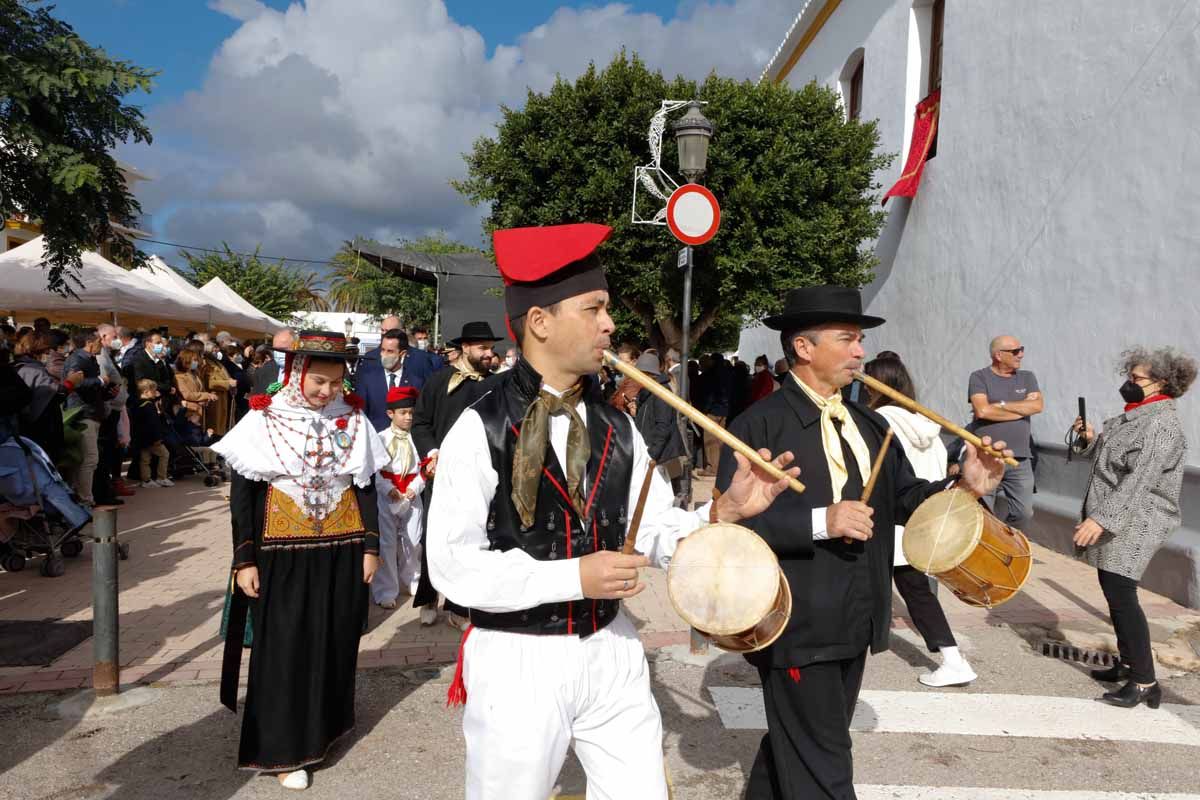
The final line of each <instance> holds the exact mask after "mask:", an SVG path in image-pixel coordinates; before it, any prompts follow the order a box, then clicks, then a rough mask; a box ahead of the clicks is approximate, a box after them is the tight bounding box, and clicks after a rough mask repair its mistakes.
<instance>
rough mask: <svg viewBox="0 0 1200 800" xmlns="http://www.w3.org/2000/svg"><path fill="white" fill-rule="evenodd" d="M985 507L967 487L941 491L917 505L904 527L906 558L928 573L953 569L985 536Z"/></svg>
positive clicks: (934, 573)
mask: <svg viewBox="0 0 1200 800" xmlns="http://www.w3.org/2000/svg"><path fill="white" fill-rule="evenodd" d="M983 514H984V511H983V508H981V507H980V505H979V501H978V500H976V499H975V495H973V494H971V493H970V492H968V491H966V490H964V489H948V490H947V491H944V492H938V493H937V494H935V495H934V496H933V497H930V498H929V499H928V500H926V501H925V502H924V503H921V505H920V506H918V507H917V510H916V511H914V512H913V514H912V516H911V517H909V518H908V525H906V526H905V527H904V557H905V558H906V559H908V563H909V564H911V565H912V566H913V567H916V568H917V569H919V570H921V571H922V572H924V573H926V574H929V575H937V574H938V573H941V572H946V571H947V570H951V569H954V568H955V567H957V566H958V565H959V564H961V563H962V562H963V561H965V560H966V559H967V557H968V556H970V555H971V553H972V552H973V551H974V550H975V547H976V546H977V545H978V544H979V539H980V537H981V536H982V535H983Z"/></svg>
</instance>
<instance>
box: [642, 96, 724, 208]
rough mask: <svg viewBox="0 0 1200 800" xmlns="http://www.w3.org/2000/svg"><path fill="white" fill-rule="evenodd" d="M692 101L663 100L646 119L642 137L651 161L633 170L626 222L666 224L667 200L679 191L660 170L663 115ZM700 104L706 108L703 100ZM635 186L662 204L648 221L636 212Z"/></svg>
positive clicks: (670, 178)
mask: <svg viewBox="0 0 1200 800" xmlns="http://www.w3.org/2000/svg"><path fill="white" fill-rule="evenodd" d="M692 102H695V101H693V100H663V101H662V105H661V106H659V109H658V111H657V112H655V114H654V116H653V117H651V118H650V131H649V132H648V134H647V137H646V138H647V140H648V141H649V143H650V155H651V157H652V159H653V160H652V161H651V162H650V163H649V164H645V165H644V166H640V167H634V168H633V209H632V213H631V215H630V220H631V221H632V222H633V223H634V224H635V225H666V224H667V200H668V199H670V197H671V193H672V192H674V191H675V190H676V189H678V188H679V183H678V182H677V181H676V180H675V179H674V178H672V177H671V176H670V174H668V173H667V171H666V170H664V169H663V168H662V140H663V133H664V132H665V131H666V129H667V115H668V114H670V113H671V112H672V111H678V110H679V109H681V108H683V107H684V106H686V105H688V104H689V103H692ZM700 103H701V104H702V105H708V103H707V102H705V101H703V100H701V101H700ZM638 186H641V187H642V189H643V191H644V192H645V193H647V194H649V195H651V196H652V197H655V198H657V199H658V200H659V201H660V202H661V203H662V207H661V208H659V209H658V211H657V212H655V214H654V216H653V217H650V218H649V219H647V218H646V217H643V216H642V215H641V214H640V213H638Z"/></svg>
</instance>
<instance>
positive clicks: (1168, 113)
mask: <svg viewBox="0 0 1200 800" xmlns="http://www.w3.org/2000/svg"><path fill="white" fill-rule="evenodd" d="M918 4H920V3H918ZM946 5H947V8H946V16H945V46H944V51H943V59H944V61H943V63H944V66H943V78H942V113H941V121H940V135H939V139H938V154H937V157H936V158H934V159H932V160H931V161H930V162H929V163H928V165H927V166H926V169H925V174H924V178H923V181H922V184H921V188H920V190H919V192H918V194H917V197H916V198H914V199H913V200H912V201H909V200H906V199H903V198H901V199H895V200H891V201H889V203H888V206H887V208H888V211H889V219H888V222H887V225H886V227H885V230H884V232H883V235H882V236H881V238H880V240H879V242H877V243H876V244H875V247H876V252H877V254H878V256H879V258H880V261H881V265H880V268H879V270H878V273H877V276H876V280H875V282H874V283H873V284H872V285H871V286H870V287H868V288H867V289H866V292H865V295H866V297H867V299H868V302H869V307H870V310H871V311H872V313H876V314H879V315H881V316H883V317H886V318H887V319H888V324H887V325H885V326H884V327H883V328H880V329H879V330H878V331H872V332H871V333H872V335H871V337H870V339H869V343H868V351H869V352H873V351H877V350H880V349H884V348H887V349H892V350H896V351H898V352H899V353H900V354H901V356H902V357H903V358H904V359H905V361H906V362H907V363H908V364H909V366H910V368H911V369H912V372H913V375H914V378H915V380H916V381H917V386H918V390H919V392H920V394H921V399H922V400H923V401H924V402H926V404H928V405H930V406H931V407H933V408H936V409H938V410H940V411H942V412H943V413H945V414H947V415H948V416H951V417H952V418H957V419H961V420H966V419H968V418H969V413H968V408H969V406H968V403H967V397H966V382H967V376H968V375H969V374H970V372H971V371H972V370H974V369H978V368H979V367H982V366H985V365H986V364H987V363H988V342H989V340H990V339H991V338H992V337H993V336H996V335H998V334H1002V333H1006V334H1013V335H1016V336H1018V337H1019V338H1020V339H1021V340H1022V342H1023V343H1024V344H1025V346H1026V347H1027V351H1026V358H1025V367H1026V368H1028V369H1031V370H1033V371H1034V372H1035V373H1036V374H1037V376H1038V379H1039V381H1040V383H1041V385H1042V389H1043V392H1044V394H1045V399H1046V411H1045V413H1043V414H1041V415H1039V416H1037V417H1035V418H1034V435H1035V437H1036V438H1037V439H1038V440H1039V441H1040V442H1042V443H1043V444H1046V445H1050V446H1051V448H1050V449H1051V450H1053V445H1055V444H1057V443H1060V442H1061V441H1062V438H1063V434H1064V433H1065V431H1066V429H1067V427H1068V425H1069V423H1070V421H1071V420H1072V419H1073V418H1074V416H1075V413H1076V400H1075V398H1076V397H1077V396H1080V395H1082V396H1085V397H1086V398H1087V400H1088V408H1089V416H1090V417H1091V418H1093V419H1096V420H1100V419H1104V418H1106V417H1110V416H1112V415H1113V414H1116V413H1119V412H1120V410H1121V405H1122V401H1121V399H1120V397H1119V396H1118V394H1117V391H1116V390H1117V386H1118V385H1119V384H1120V383H1121V380H1122V378H1120V377H1118V376H1117V375H1116V374H1115V372H1114V369H1113V365H1114V362H1115V360H1116V358H1117V356H1118V354H1119V353H1120V352H1121V351H1122V350H1123V349H1125V348H1127V347H1129V346H1132V345H1134V344H1147V345H1152V346H1153V345H1162V344H1170V345H1174V346H1177V347H1180V348H1181V349H1183V350H1184V351H1186V352H1189V353H1190V354H1192V355H1194V356H1200V263H1198V261H1200V224H1197V221H1196V217H1197V212H1198V211H1200V3H1195V2H1189V0H1122V2H1095V1H1094V0H1058V1H1057V2H1053V3H1048V2H1044V1H1043V0H1004V2H995V1H994V0H955V2H952V3H947V4H946ZM913 19H914V14H913V12H912V10H911V3H910V2H907V1H906V0H862V1H861V2H843V3H842V4H841V5H840V6H839V7H838V9H837V10H836V11H835V12H834V14H833V16H832V17H830V19H829V20H828V22H827V23H826V24H825V27H824V28H823V29H822V31H821V33H820V34H819V35H818V36H817V38H816V39H815V40H814V42H813V43H812V45H811V46H810V47H809V48H808V50H807V51H806V52H805V54H804V55H803V56H802V57H801V59H800V60H799V61H798V62H797V64H796V66H795V67H794V68H793V70H792V71H791V73H790V74H789V76H788V78H787V80H788V81H789V83H791V84H793V85H800V84H803V83H805V82H807V81H809V80H813V79H815V80H817V81H818V82H820V83H823V84H826V85H837V82H838V78H839V76H840V75H841V73H842V69H843V67H844V65H845V63H846V59H847V58H848V57H849V56H850V55H851V53H853V52H854V50H855V49H857V48H859V47H862V48H864V50H865V68H864V81H863V83H864V98H863V117H864V118H878V120H879V127H880V133H881V137H882V139H881V142H882V146H883V147H884V148H886V149H888V150H890V151H893V152H900V151H902V149H904V146H905V142H904V139H905V136H906V128H905V121H906V120H907V119H908V118H909V117H910V116H911V114H912V108H913V104H914V103H915V102H916V100H918V99H920V98H919V97H913V96H912V94H913V92H912V79H911V77H910V68H911V66H912V65H910V63H909V62H910V44H909V42H910V38H911V36H910V26H912V25H913V24H914V21H913ZM918 58H919V56H918ZM920 68H921V69H923V68H924V66H923V65H921V66H920ZM901 167H902V164H901V162H900V159H897V161H896V163H895V164H894V165H893V166H892V167H891V168H890V169H889V170H887V172H886V174H882V175H881V176H880V183H882V184H883V186H884V187H885V188H886V187H888V186H890V185H891V183H892V182H894V181H895V180H896V178H897V177H898V176H899V174H900V171H901ZM781 288H783V287H781ZM776 347H777V346H776ZM1198 396H1200V395H1198V394H1197V390H1193V392H1192V394H1191V396H1188V397H1185V398H1184V399H1183V400H1182V401H1181V403H1180V411H1181V415H1182V417H1183V419H1184V424H1185V428H1186V433H1187V436H1188V440H1189V442H1191V444H1192V447H1191V449H1190V452H1189V455H1188V463H1189V464H1191V465H1192V466H1193V467H1196V466H1200V405H1198V404H1197V399H1196V398H1197V397H1198ZM1048 456H1049V457H1048V466H1047V467H1045V471H1046V475H1045V476H1043V477H1042V480H1043V484H1044V485H1045V486H1046V488H1044V489H1043V490H1042V492H1043V494H1042V496H1041V497H1040V498H1039V502H1038V503H1037V508H1038V511H1039V519H1038V521H1036V522H1035V526H1034V528H1033V529H1031V531H1030V533H1031V534H1033V538H1035V539H1045V540H1046V542H1047V543H1051V544H1053V543H1054V541H1055V537H1059V538H1061V535H1062V532H1063V530H1064V529H1063V528H1062V527H1061V525H1059V526H1058V527H1057V528H1056V523H1054V520H1053V516H1054V515H1056V514H1057V515H1059V516H1063V519H1064V520H1065V518H1066V517H1065V516H1064V515H1067V512H1068V511H1070V514H1071V515H1073V514H1077V513H1078V508H1079V504H1078V499H1079V497H1078V496H1079V495H1080V494H1081V489H1082V483H1081V482H1082V480H1083V478H1080V475H1079V472H1078V470H1077V469H1065V468H1064V469H1057V468H1056V467H1055V465H1054V456H1053V453H1052V452H1051V453H1049V454H1048ZM1060 460H1061V455H1060ZM1072 466H1074V465H1072ZM1085 477H1086V476H1085ZM1077 484H1078V485H1077ZM1051 486H1054V487H1057V488H1054V489H1051ZM1184 494H1185V505H1186V506H1187V507H1188V509H1189V510H1188V511H1187V519H1186V520H1185V529H1184V530H1183V531H1181V532H1180V534H1179V535H1177V536H1176V537H1175V539H1174V540H1173V541H1172V544H1171V546H1170V547H1168V548H1166V549H1165V550H1164V552H1163V553H1162V554H1160V556H1159V557H1158V558H1157V559H1156V561H1155V563H1154V565H1152V568H1151V571H1150V573H1148V574H1147V578H1146V583H1147V586H1148V587H1150V588H1154V589H1157V590H1158V591H1165V592H1166V593H1168V594H1169V595H1171V596H1172V597H1174V598H1175V599H1177V600H1180V601H1181V602H1187V603H1189V604H1191V605H1193V606H1200V590H1197V588H1196V587H1197V581H1198V580H1200V578H1197V571H1196V567H1195V565H1196V563H1197V557H1196V554H1197V553H1200V533H1198V531H1200V520H1198V519H1197V516H1198V514H1200V512H1198V511H1197V509H1196V508H1195V506H1196V504H1197V498H1198V496H1200V478H1198V477H1197V475H1196V474H1195V471H1194V470H1193V473H1192V474H1190V475H1189V478H1188V483H1187V485H1186V487H1185V492H1184ZM1043 517H1045V520H1043V519H1042V518H1043ZM1043 523H1044V524H1043ZM1064 524H1065V523H1064ZM1173 554H1174V555H1173ZM1178 559H1187V560H1188V561H1187V564H1186V565H1184V564H1183V562H1181V561H1180V562H1179V563H1177V564H1176V567H1178V568H1175V567H1171V566H1170V565H1171V564H1172V563H1174V561H1178ZM1173 560H1174V561H1173ZM1160 564H1161V566H1160Z"/></svg>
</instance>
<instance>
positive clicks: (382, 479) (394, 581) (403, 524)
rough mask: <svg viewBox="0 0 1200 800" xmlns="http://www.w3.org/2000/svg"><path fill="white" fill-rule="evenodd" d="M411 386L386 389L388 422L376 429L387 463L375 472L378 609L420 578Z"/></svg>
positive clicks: (420, 468)
mask: <svg viewBox="0 0 1200 800" xmlns="http://www.w3.org/2000/svg"><path fill="white" fill-rule="evenodd" d="M416 403H417V390H416V389H414V388H413V387H411V386H397V387H394V388H393V389H391V390H390V391H388V394H387V415H388V419H390V420H391V421H392V424H391V425H390V426H389V427H388V428H387V429H386V430H384V431H381V432H380V434H379V435H380V437H381V438H382V439H383V445H384V448H385V449H386V450H387V453H388V456H389V457H390V461H389V462H388V464H387V466H385V467H384V468H383V470H382V471H380V473H379V474H378V475H377V476H376V478H375V481H376V494H377V495H378V497H379V571H378V572H376V573H375V580H373V581H372V582H371V595H372V598H373V599H374V601H375V602H376V603H377V604H378V605H379V606H380V607H382V608H395V607H396V600H397V598H398V597H399V595H400V588H401V587H404V588H405V589H406V591H407V592H408V593H409V594H416V591H417V580H418V578H420V576H421V514H422V513H423V511H424V508H423V504H422V502H421V490H422V489H423V488H424V487H425V480H426V476H425V473H424V468H425V463H426V462H424V461H419V460H418V456H417V448H416V445H415V444H413V440H412V437H411V436H410V435H409V431H410V430H412V424H413V407H414V406H415V405H416Z"/></svg>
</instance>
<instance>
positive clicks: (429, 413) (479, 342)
mask: <svg viewBox="0 0 1200 800" xmlns="http://www.w3.org/2000/svg"><path fill="white" fill-rule="evenodd" d="M500 338H501V337H499V336H497V335H496V334H494V333H492V326H491V325H490V324H488V323H487V322H467V323H464V324H463V328H462V333H461V334H460V335H459V336H458V337H457V338H455V339H451V340H450V342H449V343H448V344H449V345H450V346H451V347H454V348H456V349H458V351H459V352H460V353H461V355H460V356H459V357H458V358H457V359H455V360H454V362H453V363H451V364H450V366H448V367H444V368H442V369H441V370H439V371H438V372H435V373H434V374H433V376H431V377H430V378H429V380H428V381H427V382H426V383H425V388H424V389H423V390H422V392H421V397H420V399H419V400H418V401H417V407H416V410H415V411H414V412H413V441H415V442H416V444H417V452H418V453H420V454H421V456H422V457H423V458H426V459H428V461H429V466H428V467H427V470H428V472H429V473H430V474H431V475H432V474H436V473H437V463H438V450H439V448H440V447H441V446H442V439H444V438H445V437H446V434H447V433H448V432H449V430H450V428H451V427H452V426H453V425H454V423H455V421H457V420H458V415H459V414H461V413H462V412H463V409H465V408H466V407H467V406H469V405H471V403H473V402H475V400H476V399H477V398H478V397H479V395H480V394H481V393H482V391H483V388H482V387H483V381H484V379H485V378H487V377H488V376H489V373H488V369H487V362H488V358H489V357H490V356H491V353H492V345H493V344H495V343H496V342H498V341H500ZM431 492H432V487H429V488H428V489H427V491H426V497H425V501H426V504H428V503H429V502H430V500H431V497H432V495H431ZM421 563H422V567H421V581H420V584H419V586H418V587H417V593H416V596H415V597H414V598H413V605H414V606H416V607H417V608H419V609H421V612H420V613H421V617H420V618H421V624H422V625H432V624H433V623H434V622H436V621H437V603H438V593H437V590H436V589H434V588H433V584H432V583H430V582H429V577H428V574H429V568H428V566H427V565H426V563H425V555H424V553H423V554H422V562H421ZM445 608H446V614H447V620H446V621H447V622H448V623H449V624H450V625H451V626H452V627H454V628H458V629H459V630H462V629H463V628H465V627H467V609H465V608H464V607H462V606H460V605H458V604H457V603H455V602H454V598H453V597H450V596H447V597H446V600H445Z"/></svg>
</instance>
